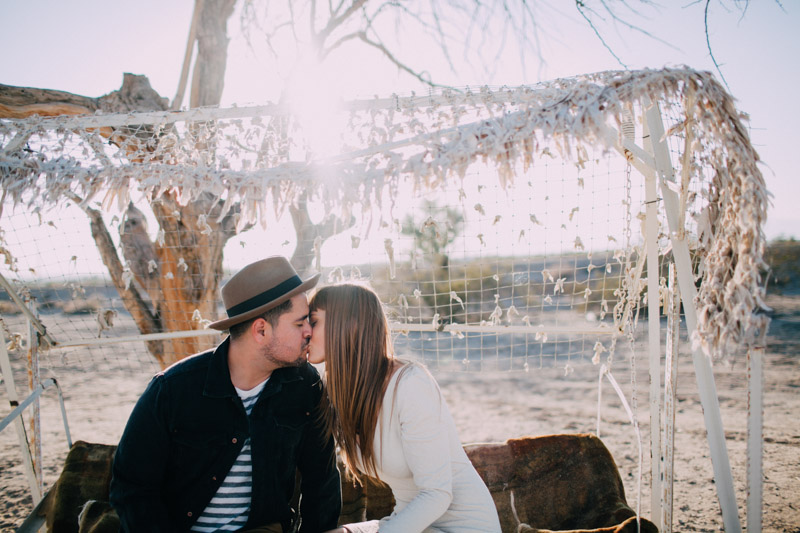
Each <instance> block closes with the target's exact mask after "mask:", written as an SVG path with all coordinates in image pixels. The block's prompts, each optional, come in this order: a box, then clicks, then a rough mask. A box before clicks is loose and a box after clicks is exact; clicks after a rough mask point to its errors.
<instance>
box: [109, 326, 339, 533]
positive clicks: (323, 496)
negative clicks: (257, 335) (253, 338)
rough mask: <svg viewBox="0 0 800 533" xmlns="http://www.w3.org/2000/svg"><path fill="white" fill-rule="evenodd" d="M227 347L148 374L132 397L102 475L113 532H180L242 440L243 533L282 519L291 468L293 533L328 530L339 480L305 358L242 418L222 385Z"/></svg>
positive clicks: (287, 511) (314, 376)
mask: <svg viewBox="0 0 800 533" xmlns="http://www.w3.org/2000/svg"><path fill="white" fill-rule="evenodd" d="M228 346H229V341H228V340H225V341H224V342H223V343H222V344H220V345H219V346H217V348H216V349H214V350H211V351H208V352H204V353H201V354H197V355H194V356H192V357H189V358H187V359H184V360H183V361H180V362H179V363H176V364H175V365H173V366H171V367H170V368H168V369H167V370H166V371H164V372H161V373H159V374H157V375H156V376H155V377H154V378H153V380H152V381H151V382H150V384H149V385H148V386H147V389H146V390H145V392H144V394H143V395H142V397H141V398H140V399H139V401H138V402H137V403H136V406H135V407H134V409H133V413H131V417H130V419H129V420H128V424H127V426H126V427H125V431H124V433H123V435H122V439H121V440H120V443H119V448H118V449H117V453H116V456H115V458H114V469H113V479H112V481H111V497H110V499H111V504H112V505H113V506H114V508H115V509H116V510H117V512H118V513H119V516H120V519H121V521H122V530H123V531H128V532H130V533H141V532H145V531H147V532H149V533H154V532H179V531H189V528H190V527H191V526H192V524H194V522H195V521H196V520H197V518H198V517H199V516H200V514H201V513H202V512H203V509H205V507H206V505H207V504H208V502H209V501H210V500H211V498H212V497H213V496H214V494H215V493H216V491H217V489H218V488H219V486H220V484H221V483H222V481H223V480H224V479H225V475H226V474H227V473H228V471H229V470H230V467H231V465H233V463H234V461H235V460H236V457H237V456H238V455H239V452H240V451H241V449H242V446H243V445H244V442H245V439H246V438H247V437H248V436H249V437H250V446H251V450H252V461H253V487H252V503H251V508H250V516H249V519H248V522H247V525H246V527H245V529H248V528H251V527H256V526H259V525H265V524H269V523H274V522H281V523H283V524H284V527H286V525H288V524H289V523H290V522H291V520H292V518H293V515H294V511H293V509H291V507H290V500H291V498H292V495H293V492H294V486H295V471H296V469H299V471H300V474H301V476H302V483H301V493H302V500H301V505H300V510H299V511H300V515H301V516H302V526H301V529H300V531H301V532H315V531H324V530H327V529H332V528H334V527H336V521H337V519H338V517H339V512H340V510H341V486H340V484H339V472H338V470H337V468H336V460H335V455H334V445H333V442H332V441H331V440H327V441H324V440H323V437H322V435H321V431H320V429H319V428H318V427H317V424H315V423H314V418H315V417H314V410H315V408H316V406H317V405H318V403H319V398H320V395H321V394H322V382H321V380H320V377H319V374H318V373H317V371H316V370H315V369H314V367H312V366H311V365H309V364H307V363H306V364H304V365H303V366H301V367H299V368H281V369H278V370H275V371H274V372H273V373H272V375H271V377H270V379H269V381H267V384H266V386H265V387H264V390H263V391H262V392H261V394H260V395H259V398H258V400H257V401H256V404H255V405H254V406H253V410H252V412H251V414H250V416H249V417H248V416H247V414H246V413H245V410H244V406H243V405H242V402H241V399H240V398H239V396H238V395H237V394H236V391H235V389H234V388H233V384H232V383H231V378H230V372H229V370H228V361H227V360H228Z"/></svg>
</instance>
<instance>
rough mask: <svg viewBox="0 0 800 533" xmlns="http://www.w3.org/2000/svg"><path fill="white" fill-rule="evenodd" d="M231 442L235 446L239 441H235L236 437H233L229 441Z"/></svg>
mask: <svg viewBox="0 0 800 533" xmlns="http://www.w3.org/2000/svg"><path fill="white" fill-rule="evenodd" d="M231 442H232V443H234V444H236V443H237V442H239V441H237V440H236V437H233V438H232V439H231Z"/></svg>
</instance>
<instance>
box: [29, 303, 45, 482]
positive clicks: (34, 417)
mask: <svg viewBox="0 0 800 533" xmlns="http://www.w3.org/2000/svg"><path fill="white" fill-rule="evenodd" d="M25 301H26V303H27V304H28V307H29V309H30V310H31V312H32V313H34V316H35V314H36V307H35V305H36V304H35V301H34V300H33V298H31V297H30V296H28V297H26V298H25ZM27 324H28V350H27V352H28V393H29V394H32V393H33V391H34V390H35V389H36V387H38V386H39V383H40V382H41V376H40V374H39V335H38V334H37V331H36V328H35V327H34V325H33V322H31V321H30V320H27ZM30 430H31V439H30V448H31V456H32V458H33V472H34V474H35V475H36V481H37V483H38V485H39V492H40V493H44V479H43V478H42V425H41V414H40V411H39V399H38V398H37V399H36V400H35V401H34V402H33V404H32V405H31V411H30Z"/></svg>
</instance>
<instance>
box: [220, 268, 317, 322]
mask: <svg viewBox="0 0 800 533" xmlns="http://www.w3.org/2000/svg"><path fill="white" fill-rule="evenodd" d="M319 277H320V274H315V275H314V276H312V277H310V278H309V279H307V280H305V281H303V280H301V279H300V276H298V275H297V272H296V271H295V269H294V268H293V267H292V265H291V264H290V263H289V261H288V260H287V259H286V258H285V257H281V256H274V257H268V258H266V259H262V260H261V261H256V262H255V263H251V264H249V265H247V266H246V267H244V268H243V269H241V270H240V271H239V272H237V273H236V274H234V275H233V277H232V278H231V279H230V280H228V283H226V284H225V285H223V286H222V303H223V304H224V305H225V309H226V310H227V312H228V318H226V319H224V320H217V321H216V322H212V323H211V324H209V325H208V327H209V328H213V329H218V330H226V329H228V328H230V327H231V326H235V325H236V324H240V323H242V322H244V321H246V320H250V319H251V318H255V317H257V316H259V315H261V314H263V313H265V312H267V311H269V310H270V309H272V308H273V307H275V306H277V305H280V304H282V303H283V302H285V301H286V300H289V299H290V298H292V297H293V296H295V295H297V294H300V293H302V292H305V291H307V290H309V289H311V288H312V287H314V286H315V285H316V284H317V281H319Z"/></svg>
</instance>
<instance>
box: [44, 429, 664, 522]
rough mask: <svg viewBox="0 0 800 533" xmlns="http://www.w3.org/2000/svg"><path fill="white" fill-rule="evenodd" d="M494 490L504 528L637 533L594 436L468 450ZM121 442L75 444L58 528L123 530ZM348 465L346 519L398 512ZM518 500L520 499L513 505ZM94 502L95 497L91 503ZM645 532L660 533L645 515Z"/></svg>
mask: <svg viewBox="0 0 800 533" xmlns="http://www.w3.org/2000/svg"><path fill="white" fill-rule="evenodd" d="M464 449H465V450H466V452H467V455H468V457H469V459H470V461H472V464H473V465H475V469H476V470H477V471H478V473H479V474H480V476H481V477H482V478H483V480H484V482H485V483H486V485H487V487H489V491H490V492H491V494H492V498H493V499H494V502H495V505H496V506H497V510H498V514H499V516H500V524H501V526H502V529H503V532H504V533H534V532H537V533H544V532H550V531H561V532H566V531H568V532H571V533H590V532H591V533H634V532H636V531H637V520H636V513H635V512H634V511H633V509H631V508H630V506H628V504H627V502H626V500H625V490H624V488H623V486H622V479H621V478H620V475H619V471H618V469H617V465H616V463H615V462H614V459H613V458H612V457H611V454H610V453H609V451H608V449H607V448H606V447H605V446H604V445H603V443H602V442H601V441H600V439H598V438H597V437H595V436H593V435H588V434H586V435H584V434H575V435H547V436H541V437H522V438H518V439H509V440H507V441H506V442H503V443H492V444H471V445H467V446H465V448H464ZM115 450H116V447H115V446H109V445H104V444H90V443H86V442H83V441H78V442H76V443H75V444H74V445H73V447H72V449H71V450H70V452H69V454H68V455H67V460H66V462H65V464H64V469H63V471H62V473H61V476H60V477H59V479H58V481H57V482H56V484H55V485H54V486H53V489H52V490H51V491H50V493H49V494H48V498H47V500H48V502H47V506H46V512H47V530H48V532H51V533H73V532H74V533H107V532H108V533H112V532H113V533H116V532H117V531H118V530H119V519H118V518H117V516H116V513H115V512H114V510H113V509H112V508H111V507H110V506H109V505H108V486H109V482H110V481H111V464H112V461H113V458H114V451H115ZM339 466H340V469H341V471H342V514H341V517H340V521H339V522H340V523H349V522H359V521H363V520H371V519H377V518H381V517H383V516H386V515H388V514H389V513H391V511H392V509H393V507H394V498H393V497H392V492H391V490H390V489H389V488H388V487H385V486H383V485H380V484H377V483H372V482H367V483H366V484H365V486H362V485H361V484H359V483H357V482H356V481H355V480H354V479H353V478H352V476H351V475H349V473H348V472H345V471H344V468H343V466H342V464H341V462H340V463H339ZM512 501H513V504H512ZM87 502H88V503H87ZM640 522H641V531H642V532H645V533H657V532H658V529H657V528H656V526H655V525H654V524H653V523H651V522H650V521H648V520H645V519H641V521H640Z"/></svg>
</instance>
